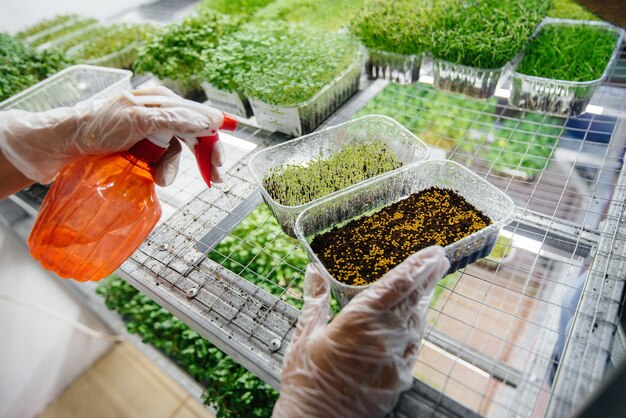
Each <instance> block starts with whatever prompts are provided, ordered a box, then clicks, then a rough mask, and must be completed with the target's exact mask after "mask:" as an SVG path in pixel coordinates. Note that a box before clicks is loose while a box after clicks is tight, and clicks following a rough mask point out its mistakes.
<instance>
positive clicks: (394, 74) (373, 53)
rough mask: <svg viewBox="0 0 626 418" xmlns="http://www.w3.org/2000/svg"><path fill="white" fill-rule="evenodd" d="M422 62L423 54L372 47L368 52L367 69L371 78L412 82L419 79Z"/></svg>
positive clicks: (403, 82) (402, 82) (405, 82)
mask: <svg viewBox="0 0 626 418" xmlns="http://www.w3.org/2000/svg"><path fill="white" fill-rule="evenodd" d="M421 63H422V56H421V55H403V54H396V53H394V52H386V51H378V50H375V49H372V50H369V51H368V53H367V59H366V61H365V71H366V73H367V76H368V77H369V78H370V79H377V78H382V79H384V80H390V81H394V82H396V83H401V84H411V83H414V82H416V81H417V80H418V79H419V75H420V66H421Z"/></svg>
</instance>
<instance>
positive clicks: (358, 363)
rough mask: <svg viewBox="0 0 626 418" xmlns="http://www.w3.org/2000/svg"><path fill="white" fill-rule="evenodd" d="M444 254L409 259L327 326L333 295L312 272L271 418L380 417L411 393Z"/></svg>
mask: <svg viewBox="0 0 626 418" xmlns="http://www.w3.org/2000/svg"><path fill="white" fill-rule="evenodd" d="M449 265H450V264H449V262H448V260H447V259H446V257H445V251H444V249H443V248H442V247H429V248H425V249H423V250H422V251H420V252H418V253H416V254H414V255H412V256H410V257H409V258H407V259H406V260H405V261H404V262H402V263H401V264H399V265H398V266H396V267H395V268H394V269H392V270H391V271H389V272H388V273H387V274H385V276H383V277H382V278H381V279H380V280H378V281H377V282H376V283H374V284H373V285H372V286H371V287H369V288H368V289H366V290H364V291H363V292H361V293H359V294H358V295H357V296H355V297H354V299H352V301H350V303H349V304H348V305H347V306H345V307H344V308H343V310H342V311H341V313H340V314H339V315H337V317H336V318H335V319H334V320H333V321H332V322H331V323H330V324H327V318H328V312H329V310H328V309H329V297H330V289H329V285H328V283H327V281H326V280H324V279H323V278H322V276H321V275H320V274H319V272H318V271H317V270H316V269H315V268H314V267H313V266H312V265H309V267H308V268H307V272H306V276H305V279H304V308H303V310H302V313H301V314H300V318H299V320H298V325H297V328H296V332H295V334H294V337H293V339H292V341H291V344H290V345H289V348H288V349H287V353H286V355H285V361H284V363H283V370H282V377H281V383H280V398H279V399H278V402H277V403H276V406H275V407H274V413H273V416H274V417H276V418H283V417H285V418H286V417H359V418H362V417H383V416H384V415H385V414H386V413H388V412H389V411H391V409H392V408H393V407H394V406H395V404H396V402H397V401H398V398H399V396H400V394H401V393H402V392H403V391H405V390H407V389H409V388H410V387H411V382H412V380H413V378H412V374H411V369H412V368H413V365H414V364H415V361H416V357H417V351H418V348H419V344H420V341H421V339H422V336H423V333H424V326H425V323H426V312H427V308H428V303H429V299H430V297H429V296H430V294H431V291H432V290H433V288H434V286H435V283H436V282H437V281H438V280H439V279H440V278H441V277H443V275H444V274H445V273H446V271H447V270H448V268H449Z"/></svg>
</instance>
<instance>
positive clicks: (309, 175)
mask: <svg viewBox="0 0 626 418" xmlns="http://www.w3.org/2000/svg"><path fill="white" fill-rule="evenodd" d="M427 157H428V147H427V146H426V144H424V143H423V142H422V141H421V140H420V139H419V138H417V137H416V136H415V135H413V134H412V133H411V132H409V131H408V130H407V129H406V128H404V127H403V126H402V125H400V124H399V123H397V122H396V121H394V120H393V119H391V118H388V117H386V116H380V115H372V116H365V117H362V118H359V119H354V120H352V121H349V122H345V123H343V124H340V125H336V126H333V127H331V128H328V129H325V130H322V131H319V132H315V133H312V134H309V135H305V136H303V137H301V138H298V139H294V140H292V141H288V142H285V143H283V144H279V145H276V146H273V147H269V148H266V149H264V150H262V151H259V152H258V153H257V154H255V155H254V156H253V157H252V158H251V159H250V163H249V168H250V171H251V172H252V177H253V178H254V180H255V182H256V183H257V184H258V185H259V187H260V189H261V193H262V195H263V198H264V199H265V201H266V202H267V204H268V205H269V207H270V208H271V210H272V213H273V214H274V216H275V217H276V219H277V221H278V223H279V224H280V226H281V227H282V229H283V231H285V233H286V234H288V235H290V236H292V237H295V234H294V231H293V226H294V223H295V220H296V217H297V216H298V215H299V214H300V213H301V212H302V211H303V210H304V209H306V208H307V207H309V206H311V205H312V204H313V203H314V202H316V201H318V200H320V199H321V198H322V197H324V196H327V195H333V194H335V193H337V192H338V191H339V190H341V189H344V188H347V187H352V186H354V185H355V184H358V183H360V182H362V181H364V180H366V179H367V178H372V177H375V176H377V175H381V174H383V173H384V172H387V171H390V170H393V169H396V168H398V167H400V166H406V165H411V164H415V163H418V162H421V161H424V160H425V159H426V158H427ZM361 163H362V164H363V166H361V165H360V164H361Z"/></svg>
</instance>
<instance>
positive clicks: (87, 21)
mask: <svg viewBox="0 0 626 418" xmlns="http://www.w3.org/2000/svg"><path fill="white" fill-rule="evenodd" d="M97 23H98V19H96V18H92V17H90V18H80V19H77V20H74V21H70V22H68V23H67V24H66V25H61V26H60V27H58V29H57V28H55V29H54V30H52V31H50V32H45V33H43V34H41V36H37V37H36V38H34V39H32V40H30V41H29V43H30V44H31V45H32V46H42V47H43V46H44V45H45V44H47V43H48V42H52V41H54V40H55V39H60V38H62V37H64V36H66V35H69V34H70V33H72V32H76V31H78V30H81V29H83V28H86V27H88V26H92V25H95V24H97Z"/></svg>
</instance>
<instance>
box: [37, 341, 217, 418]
mask: <svg viewBox="0 0 626 418" xmlns="http://www.w3.org/2000/svg"><path fill="white" fill-rule="evenodd" d="M58 417H63V418H72V417H90V418H100V417H102V418H105V417H106V418H110V417H133V418H134V417H150V418H212V417H214V415H213V414H212V413H211V412H210V411H209V410H208V409H206V407H204V406H203V405H202V404H201V403H200V402H198V401H197V400H196V399H195V398H193V397H192V396H191V395H189V394H188V393H187V392H185V391H184V390H183V389H182V388H181V387H180V386H179V385H178V384H177V383H176V382H174V381H173V380H172V379H170V378H169V377H168V376H167V375H166V374H165V373H163V372H162V371H161V370H160V369H158V367H157V366H155V365H154V364H153V363H152V362H151V361H150V360H148V359H147V358H145V357H144V356H143V355H142V354H141V353H140V352H139V351H138V350H137V349H136V348H135V347H133V346H132V345H131V344H130V343H121V344H117V345H115V346H113V348H112V349H111V350H110V351H109V352H108V353H107V354H105V355H104V356H103V357H102V358H100V359H99V360H98V361H97V362H96V363H94V365H93V366H92V367H91V368H89V369H88V370H87V371H86V372H85V373H84V374H83V375H82V376H80V377H79V378H78V379H76V381H75V382H74V383H72V384H71V385H70V386H69V387H68V388H67V389H66V390H65V391H64V392H63V393H62V394H61V396H59V398H58V399H57V400H56V401H55V402H54V403H53V404H51V405H50V406H49V407H48V408H47V409H46V410H45V411H44V412H43V413H42V414H41V415H40V418H58Z"/></svg>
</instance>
